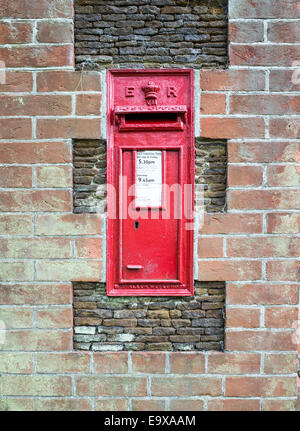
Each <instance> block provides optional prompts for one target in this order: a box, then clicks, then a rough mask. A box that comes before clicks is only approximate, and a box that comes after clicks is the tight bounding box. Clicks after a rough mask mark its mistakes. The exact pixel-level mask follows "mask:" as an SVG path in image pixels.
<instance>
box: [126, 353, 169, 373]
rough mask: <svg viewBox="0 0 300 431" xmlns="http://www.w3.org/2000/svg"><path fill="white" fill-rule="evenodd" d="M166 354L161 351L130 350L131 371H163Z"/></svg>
mask: <svg viewBox="0 0 300 431" xmlns="http://www.w3.org/2000/svg"><path fill="white" fill-rule="evenodd" d="M165 370H166V354H165V353H161V352H149V353H146V352H132V371H133V372H134V373H147V374H155V373H162V374H163V373H164V372H165Z"/></svg>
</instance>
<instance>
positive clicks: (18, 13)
mask: <svg viewBox="0 0 300 431" xmlns="http://www.w3.org/2000/svg"><path fill="white" fill-rule="evenodd" d="M0 16H1V17H3V18H72V16H73V10H72V1H71V0H64V1H63V2H61V1H60V0H51V4H49V1H48V0H38V1H36V0H34V1H32V0H14V1H13V2H11V1H10V0H4V1H3V2H2V7H1V12H0Z"/></svg>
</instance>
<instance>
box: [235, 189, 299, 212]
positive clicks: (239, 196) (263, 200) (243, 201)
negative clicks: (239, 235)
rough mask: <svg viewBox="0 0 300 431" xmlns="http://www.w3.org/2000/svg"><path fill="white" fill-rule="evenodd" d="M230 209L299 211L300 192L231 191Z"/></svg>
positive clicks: (293, 190) (286, 190)
mask: <svg viewBox="0 0 300 431" xmlns="http://www.w3.org/2000/svg"><path fill="white" fill-rule="evenodd" d="M228 208H229V209H249V210H252V209H253V210H260V209H273V208H274V209H299V208H300V195H299V190H296V189H285V190H282V191H281V190H242V191H241V190H230V191H229V192H228Z"/></svg>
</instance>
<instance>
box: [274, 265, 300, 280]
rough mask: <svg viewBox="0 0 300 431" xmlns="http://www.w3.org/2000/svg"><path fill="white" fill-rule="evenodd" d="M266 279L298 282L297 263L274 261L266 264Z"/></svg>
mask: <svg viewBox="0 0 300 431" xmlns="http://www.w3.org/2000/svg"><path fill="white" fill-rule="evenodd" d="M267 279H268V280H271V281H299V261H296V260H292V261H290V260H285V261H284V260H276V261H269V262H267Z"/></svg>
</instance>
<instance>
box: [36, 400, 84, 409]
mask: <svg viewBox="0 0 300 431" xmlns="http://www.w3.org/2000/svg"><path fill="white" fill-rule="evenodd" d="M35 402H36V410H37V411H42V412H45V411H49V412H57V411H64V412H69V411H75V412H77V411H90V410H92V407H91V401H90V400H86V399H84V398H57V397H56V398H46V397H43V398H37V399H36V400H35Z"/></svg>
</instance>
